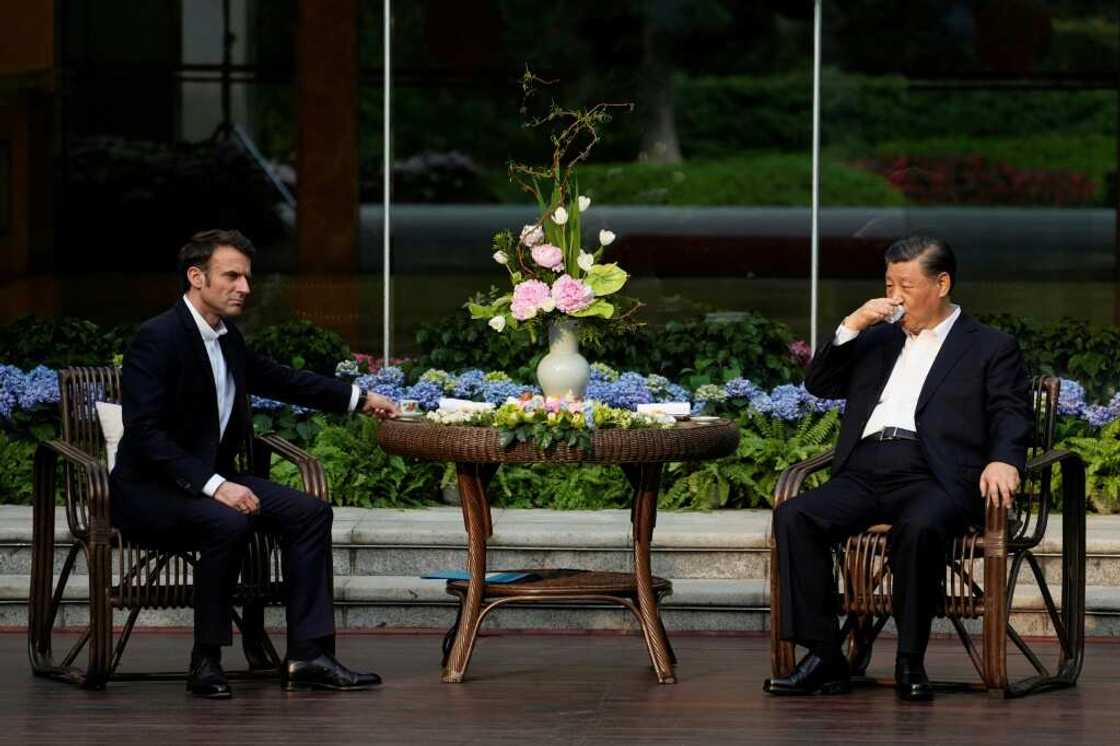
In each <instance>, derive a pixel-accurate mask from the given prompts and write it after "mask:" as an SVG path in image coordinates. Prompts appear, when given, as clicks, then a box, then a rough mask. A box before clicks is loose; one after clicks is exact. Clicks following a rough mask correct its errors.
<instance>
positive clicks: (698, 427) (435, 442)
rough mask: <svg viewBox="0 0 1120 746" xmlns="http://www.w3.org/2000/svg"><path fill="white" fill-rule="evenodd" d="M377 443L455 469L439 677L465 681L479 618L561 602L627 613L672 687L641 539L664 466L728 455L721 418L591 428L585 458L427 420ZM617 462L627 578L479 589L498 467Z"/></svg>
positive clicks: (647, 537)
mask: <svg viewBox="0 0 1120 746" xmlns="http://www.w3.org/2000/svg"><path fill="white" fill-rule="evenodd" d="M379 441H380V444H381V447H382V448H383V449H384V450H385V451H386V452H388V453H393V454H397V455H400V456H412V457H416V458H421V459H429V460H432V461H454V462H455V463H456V465H457V473H458V481H459V496H460V499H461V501H462V507H463V523H464V524H465V526H466V530H467V570H468V573H469V575H470V580H466V581H461V580H456V581H449V582H448V584H447V591H448V593H451V594H453V595H455V596H456V597H458V599H459V618H458V620H457V622H456V624H455V626H454V627H452V629H451V631H450V632H448V636H447V638H446V640H445V642H444V662H443V680H444V681H446V682H448V683H458V682H461V681H462V680H463V676H464V675H465V674H466V670H467V665H468V664H469V663H470V658H471V653H472V652H473V651H474V644H475V639H476V638H477V636H478V630H479V626H480V625H481V623H482V620H483V618H484V617H485V616H486V615H487V614H488V613H489V612H490V611H492V610H493V609H495V608H497V607H499V606H503V605H506V604H511V603H519V604H534V603H537V604H540V603H546V604H551V603H556V602H564V601H577V602H585V603H586V602H598V603H603V602H607V603H614V604H619V605H621V606H624V607H626V608H627V609H629V610H630V611H631V612H632V613H633V614H634V615H635V617H637V619H638V622H639V624H640V625H641V629H642V635H643V637H644V638H645V643H646V647H647V649H648V650H649V656H650V660H651V662H652V663H653V668H654V670H655V671H656V673H657V679H658V681H659V682H661V683H662V684H672V683H675V682H676V677H675V676H674V674H673V664H674V663H676V659H675V656H674V654H673V649H672V647H671V646H670V645H669V638H668V636H667V635H666V633H665V626H664V624H662V622H661V614H660V611H659V609H658V602H659V601H660V599H661V598H662V597H663V596H665V595H668V594H669V593H671V592H672V585H671V584H670V583H669V581H667V580H664V579H662V578H655V577H653V576H652V574H651V571H650V542H651V540H652V538H653V527H654V524H655V522H656V516H657V493H658V488H659V486H660V483H661V470H662V467H663V465H664V464H665V463H668V462H672V461H699V460H705V459H712V458H720V457H723V456H728V455H730V454H732V453H734V451H735V449H736V447H737V446H738V443H739V432H738V429H737V428H736V427H735V425H734V424H732V423H730V422H727V421H725V420H720V421H718V422H714V423H704V424H700V423H692V422H683V423H679V424H678V425H677V426H675V427H673V428H669V429H636V430H600V431H598V432H596V433H595V434H594V436H593V442H592V448H591V452H590V453H585V452H583V451H580V450H578V449H570V448H568V447H567V446H566V445H559V446H557V447H556V448H553V449H550V450H548V451H541V450H540V449H538V448H537V447H536V446H534V445H532V444H530V443H517V444H515V445H513V446H510V447H509V448H502V447H501V445H500V444H499V442H498V431H497V430H495V429H493V428H487V427H460V426H451V425H437V424H434V423H429V422H426V421H419V422H406V421H401V420H389V421H387V422H385V423H383V424H382V426H381V430H380V434H379ZM538 462H548V463H573V464H578V463H597V464H616V465H618V466H620V467H621V468H622V470H623V472H624V473H625V474H626V477H627V479H628V480H629V482H630V484H631V486H632V487H633V489H634V500H633V504H632V506H631V510H630V522H631V524H632V525H633V535H634V572H633V573H612V572H582V571H578V570H544V569H532V570H526V572H530V573H532V574H533V575H534V576H535V579H530V580H526V581H522V582H518V583H511V584H497V583H490V584H488V583H486V581H485V578H486V542H487V540H488V539H489V537H490V536H491V535H492V534H493V524H492V522H491V517H490V503H489V500H488V499H487V496H486V488H487V486H488V485H489V483H490V480H491V479H492V478H493V476H494V474H495V472H496V471H497V470H498V467H499V466H501V465H502V464H528V463H538Z"/></svg>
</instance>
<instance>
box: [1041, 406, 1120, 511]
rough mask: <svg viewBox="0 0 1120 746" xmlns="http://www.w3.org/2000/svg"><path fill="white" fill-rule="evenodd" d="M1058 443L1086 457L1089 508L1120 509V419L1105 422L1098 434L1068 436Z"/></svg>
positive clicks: (1101, 509)
mask: <svg viewBox="0 0 1120 746" xmlns="http://www.w3.org/2000/svg"><path fill="white" fill-rule="evenodd" d="M1058 447H1059V448H1065V449H1068V450H1071V451H1074V452H1075V453H1077V454H1078V455H1079V456H1081V458H1083V459H1084V460H1085V472H1086V484H1085V491H1086V496H1087V498H1088V500H1089V506H1090V509H1092V510H1096V511H1097V512H1098V513H1118V512H1120V420H1116V421H1114V422H1113V423H1112V424H1110V425H1105V426H1104V427H1103V428H1101V431H1100V433H1099V434H1098V435H1096V436H1092V435H1083V436H1079V437H1072V438H1068V439H1066V440H1065V441H1063V442H1062V443H1060V444H1059V446H1058ZM1058 476H1060V475H1059V474H1056V475H1055V477H1056V478H1057V477H1058ZM1056 494H1057V493H1056Z"/></svg>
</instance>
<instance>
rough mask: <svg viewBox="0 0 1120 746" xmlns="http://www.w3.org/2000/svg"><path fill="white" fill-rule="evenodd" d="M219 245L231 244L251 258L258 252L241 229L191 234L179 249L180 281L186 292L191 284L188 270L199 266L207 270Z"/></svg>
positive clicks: (231, 246)
mask: <svg viewBox="0 0 1120 746" xmlns="http://www.w3.org/2000/svg"><path fill="white" fill-rule="evenodd" d="M219 246H229V247H230V248H232V249H237V250H238V251H240V252H241V253H242V254H244V255H245V256H247V257H249V258H250V259H252V258H253V257H254V256H255V255H256V253H257V250H256V249H255V248H254V247H253V242H252V241H250V240H249V239H248V238H247V237H246V236H245V235H243V234H242V233H241V231H235V230H231V231H221V230H209V231H200V232H199V233H196V234H194V235H193V236H191V240H189V241H187V243H186V244H185V245H184V246H183V248H181V249H179V281H180V282H181V283H182V285H183V291H184V292H186V291H187V290H189V289H190V286H191V284H190V283H189V282H188V281H187V270H188V269H190V268H191V267H198V268H199V269H201V270H202V271H203V272H205V271H206V269H207V267H208V266H209V265H210V257H212V256H214V252H215V251H217V250H218V247H219Z"/></svg>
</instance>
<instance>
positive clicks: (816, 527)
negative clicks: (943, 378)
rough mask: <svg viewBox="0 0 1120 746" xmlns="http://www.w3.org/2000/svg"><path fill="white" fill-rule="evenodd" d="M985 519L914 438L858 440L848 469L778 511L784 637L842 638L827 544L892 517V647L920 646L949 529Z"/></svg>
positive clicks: (916, 650)
mask: <svg viewBox="0 0 1120 746" xmlns="http://www.w3.org/2000/svg"><path fill="white" fill-rule="evenodd" d="M982 520H983V501H982V500H980V499H979V498H977V500H976V501H975V502H974V503H973V504H965V503H964V502H963V501H961V500H960V499H959V498H954V497H952V496H950V495H949V493H948V492H946V491H945V489H944V488H943V487H942V486H941V484H940V483H939V482H938V481H937V479H936V478H935V477H934V476H933V474H932V473H931V472H930V470H929V467H928V465H927V464H926V460H925V458H924V456H923V455H922V448H921V444H920V443H919V442H917V441H913V440H888V441H875V440H863V441H861V442H860V443H859V444H858V445H857V446H856V448H855V450H854V451H853V452H852V455H851V457H850V458H849V460H848V463H847V464H846V465H845V466H844V469H843V470H842V471H841V472H840V473H839V474H837V475H836V476H835V477H833V478H832V479H831V480H830V481H828V482H827V483H825V484H824V485H822V486H821V487H818V488H816V489H813V490H810V491H808V492H805V493H803V494H801V495H798V496H797V497H795V498H793V499H791V500H787V501H786V502H783V503H782V504H781V505H779V506H778V508H777V509H775V511H774V539H775V542H776V544H777V548H778V560H779V569H780V572H781V605H782V615H781V625H782V627H781V630H780V632H781V637H782V639H783V640H787V641H790V642H794V643H797V644H799V645H804V646H807V647H815V646H828V645H839V642H840V640H839V629H838V626H837V614H838V612H839V608H838V607H839V599H838V589H837V579H836V576H835V575H834V569H833V547H834V545H836V544H837V543H839V542H841V541H843V540H845V539H846V538H847V537H849V536H851V535H852V534H857V533H860V532H862V531H864V530H866V529H867V528H869V527H870V526H873V525H875V524H877V523H889V524H891V526H892V527H891V530H890V533H889V534H888V535H887V555H888V562H889V563H890V568H891V572H892V574H893V576H894V582H893V593H894V595H893V599H892V601H893V606H894V617H895V623H896V625H897V626H898V652H899V653H904V654H912V655H921V654H923V653H924V652H925V649H926V645H927V643H928V642H929V633H930V625H931V624H932V622H933V616H934V613H935V612H936V610H937V608H938V601H939V595H940V594H942V593H943V584H944V582H945V552H946V548H947V546H948V545H949V543H950V542H951V541H952V540H953V538H955V537H957V536H959V535H960V534H962V533H964V532H965V531H966V530H967V529H968V527H969V525H970V524H976V523H978V522H980V521H982Z"/></svg>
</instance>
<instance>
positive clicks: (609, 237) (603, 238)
mask: <svg viewBox="0 0 1120 746" xmlns="http://www.w3.org/2000/svg"><path fill="white" fill-rule="evenodd" d="M599 243H600V244H602V245H603V246H610V245H611V244H612V243H614V233H612V232H611V231H608V230H601V231H599Z"/></svg>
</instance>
